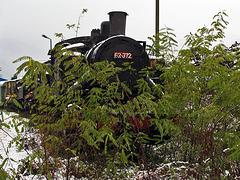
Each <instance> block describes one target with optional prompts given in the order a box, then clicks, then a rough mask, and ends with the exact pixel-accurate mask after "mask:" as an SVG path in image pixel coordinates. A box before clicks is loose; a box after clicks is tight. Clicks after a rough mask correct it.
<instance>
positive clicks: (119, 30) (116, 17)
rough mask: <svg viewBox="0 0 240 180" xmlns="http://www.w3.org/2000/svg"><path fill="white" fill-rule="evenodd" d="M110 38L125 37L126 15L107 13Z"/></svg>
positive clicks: (118, 12)
mask: <svg viewBox="0 0 240 180" xmlns="http://www.w3.org/2000/svg"><path fill="white" fill-rule="evenodd" d="M108 14H109V20H110V36H115V35H125V28H126V18H127V15H128V14H127V13H126V12H122V11H112V12H109V13H108Z"/></svg>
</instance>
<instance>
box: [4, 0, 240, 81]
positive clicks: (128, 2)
mask: <svg viewBox="0 0 240 180" xmlns="http://www.w3.org/2000/svg"><path fill="white" fill-rule="evenodd" d="M239 7H240V0H228V1H226V0H160V27H164V26H167V27H170V28H172V29H174V31H175V34H176V35H177V38H176V39H177V40H178V41H180V42H181V41H183V38H184V36H185V35H187V34H189V32H193V33H194V32H196V30H197V29H198V28H200V27H202V26H204V25H206V26H209V25H210V23H211V22H212V17H213V16H214V15H216V14H217V13H218V12H219V11H222V10H226V12H227V14H228V15H229V17H228V18H227V19H226V20H228V21H229V23H230V24H229V25H228V29H227V30H226V44H228V45H231V44H232V43H234V41H239V42H240V34H239V33H240V23H239V19H240V18H239V16H240V14H239ZM83 8H86V9H88V12H87V13H86V14H84V15H83V17H81V28H80V30H79V36H87V35H90V32H91V30H92V29H94V28H99V26H100V24H101V22H102V21H106V20H108V12H110V11H125V12H127V13H128V14H129V16H128V17H127V27H126V35H127V36H129V37H132V38H134V39H136V40H145V41H146V40H147V37H150V36H152V35H153V34H154V33H155V0H0V67H2V72H0V74H2V77H4V78H7V79H9V78H10V77H11V76H12V75H13V74H14V72H15V69H16V67H17V66H18V65H19V64H18V65H14V64H12V61H13V60H15V59H17V58H19V57H22V56H31V57H32V58H33V59H35V60H39V61H42V62H43V61H45V60H47V59H48V58H49V57H48V55H47V52H48V50H49V40H47V39H44V38H42V36H41V35H42V34H45V35H47V36H49V37H50V38H52V40H53V44H55V43H57V42H58V41H59V40H60V39H59V38H56V37H54V34H55V33H60V32H61V33H63V34H64V36H65V38H71V37H74V36H75V33H74V31H72V30H69V29H67V27H66V24H68V23H69V24H76V23H77V20H78V17H79V15H80V13H81V11H82V9H83Z"/></svg>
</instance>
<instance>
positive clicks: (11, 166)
mask: <svg viewBox="0 0 240 180" xmlns="http://www.w3.org/2000/svg"><path fill="white" fill-rule="evenodd" d="M16 115H17V114H16V113H13V112H11V113H6V112H4V111H3V113H2V116H1V118H0V120H1V122H0V123H1V124H3V123H5V124H7V125H9V128H8V127H5V126H3V125H1V128H0V154H1V156H2V157H3V159H0V164H2V163H3V161H4V160H5V159H7V161H6V163H5V165H4V166H3V169H4V170H6V171H7V172H8V173H9V174H12V172H11V170H12V171H14V172H17V168H18V165H19V164H20V162H21V159H23V158H25V157H27V155H28V153H27V152H26V151H25V150H23V151H18V148H17V147H16V144H12V145H11V147H9V144H11V141H12V140H13V138H15V137H16V136H17V135H18V133H17V132H16V129H15V127H14V125H13V124H14V123H13V120H15V121H16V123H18V122H19V120H18V119H15V118H13V116H16ZM22 127H23V125H21V126H19V127H18V129H21V128H22ZM11 159H12V160H11Z"/></svg>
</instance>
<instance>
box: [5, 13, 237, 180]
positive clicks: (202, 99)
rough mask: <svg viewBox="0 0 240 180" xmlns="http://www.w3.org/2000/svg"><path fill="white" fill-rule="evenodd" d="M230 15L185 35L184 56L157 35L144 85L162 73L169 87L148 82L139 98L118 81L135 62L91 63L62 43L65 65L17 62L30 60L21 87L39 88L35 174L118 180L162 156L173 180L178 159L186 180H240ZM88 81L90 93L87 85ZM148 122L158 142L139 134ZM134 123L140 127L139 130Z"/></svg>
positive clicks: (169, 36) (165, 34) (59, 51)
mask: <svg viewBox="0 0 240 180" xmlns="http://www.w3.org/2000/svg"><path fill="white" fill-rule="evenodd" d="M225 16H227V15H226V13H225V12H224V11H223V12H220V13H218V14H217V15H216V16H214V18H213V23H212V24H211V27H210V28H208V27H206V26H204V27H203V28H200V29H199V30H198V31H197V32H196V33H190V34H189V35H187V36H186V43H185V46H184V47H183V48H182V49H181V50H179V51H178V52H177V51H176V47H177V42H176V40H175V35H174V33H173V30H172V29H171V28H167V27H166V28H164V29H162V30H161V31H160V32H159V34H158V35H157V36H156V37H155V36H153V37H152V38H150V40H151V41H152V43H153V45H152V46H148V49H149V51H150V52H151V54H152V55H154V56H156V58H157V59H158V61H157V64H156V67H155V70H152V69H147V70H146V69H145V70H143V71H142V72H141V73H142V75H143V77H145V78H146V77H149V76H152V74H154V73H156V72H159V71H160V72H161V74H158V75H159V78H160V79H161V80H164V82H161V83H156V86H154V87H150V86H149V84H148V83H147V82H146V81H145V78H142V79H139V80H138V84H137V85H136V88H137V89H138V91H137V92H134V91H133V89H132V88H131V87H128V85H127V83H125V82H120V81H119V78H118V73H119V72H121V71H125V70H129V69H130V70H132V69H131V64H126V68H125V69H121V68H116V67H114V64H113V63H109V62H108V61H102V62H97V63H94V64H89V63H88V62H87V61H86V59H85V58H84V57H82V56H78V57H75V56H74V52H71V51H68V50H66V49H64V48H62V47H61V46H59V47H55V49H54V51H55V52H56V57H57V60H58V62H57V63H56V65H55V66H54V67H50V66H49V65H48V64H41V63H39V62H37V61H34V60H33V59H32V58H30V57H22V58H20V59H18V60H17V61H21V60H28V61H26V62H24V63H23V64H22V65H21V66H20V67H19V68H18V72H17V74H18V73H20V72H21V71H26V73H25V76H24V77H23V80H24V84H25V85H26V86H27V87H31V88H32V89H34V94H35V101H36V104H35V106H34V111H32V113H33V114H32V118H31V120H30V122H29V124H30V125H32V126H34V127H35V128H37V129H38V130H39V134H40V140H41V148H40V149H38V150H37V151H35V153H34V154H32V155H30V156H29V157H28V159H26V164H29V165H30V166H27V167H28V169H29V168H30V167H33V165H34V164H38V166H39V168H38V169H37V170H36V171H37V173H41V174H44V175H45V177H46V178H54V176H55V175H54V173H56V171H54V168H56V167H57V168H61V167H65V168H64V169H65V170H66V171H65V172H64V173H63V176H64V177H66V179H69V178H70V177H71V176H74V177H76V178H82V177H85V178H95V179H97V178H100V177H106V175H108V177H112V178H115V175H116V173H117V172H118V169H119V168H120V169H121V168H126V167H127V166H129V165H135V166H138V165H140V164H138V163H141V162H144V163H145V164H144V165H145V168H148V167H149V166H148V165H149V164H151V162H152V163H153V162H154V159H155V161H156V159H158V160H159V161H161V162H158V163H172V162H176V163H173V164H172V166H173V168H172V169H169V170H168V171H167V172H162V171H161V172H162V173H163V174H164V173H169V174H168V175H169V176H168V177H176V176H175V175H174V174H175V173H177V172H178V171H179V170H177V168H175V167H174V166H175V165H176V166H177V165H178V164H182V163H179V162H185V163H184V164H187V165H188V166H189V167H186V169H187V168H188V169H187V170H186V171H184V172H181V173H183V175H182V174H181V177H185V178H197V179H204V178H209V179H214V178H218V179H221V178H222V177H228V178H229V177H234V176H237V175H238V174H237V172H239V167H238V164H239V157H240V154H239V153H240V151H239V148H238V147H239V142H240V141H239V112H240V109H239V108H240V107H239V104H240V102H239V100H240V92H239V90H240V81H239V73H240V71H239V63H238V60H239V51H238V49H237V48H230V49H229V48H227V47H226V46H225V45H224V44H223V43H222V39H223V38H224V29H225V28H226V26H227V24H228V22H227V21H225V19H224V18H225ZM67 26H68V28H74V27H75V25H70V24H68V25H67ZM78 26H79V24H78ZM236 46H237V45H236ZM234 47H235V46H234ZM163 61H164V62H165V64H164V63H162V62H163ZM164 65H165V66H164ZM132 72H135V71H134V70H132ZM48 75H50V76H51V83H49V82H48V78H47V76H48ZM38 78H40V79H41V81H38ZM86 84H87V87H89V88H88V89H86V88H83V86H85V85H86ZM146 118H147V119H149V122H150V123H151V127H150V130H151V132H154V133H153V134H152V135H149V134H148V132H147V131H143V130H141V129H139V127H141V126H142V125H143V124H144V123H146V121H145V119H146ZM136 119H139V125H140V126H139V127H134V126H133V123H132V120H136ZM3 125H4V124H3ZM166 136H171V139H170V141H169V142H167V141H166V142H163V141H162V140H163V139H164V138H165V137H166ZM153 139H154V140H155V142H158V143H159V144H160V145H157V146H156V147H157V148H158V150H154V152H153V150H152V149H151V148H149V149H148V148H147V147H146V146H145V145H146V143H147V142H149V141H152V140H153ZM16 141H17V139H16ZM148 156H152V158H150V159H153V161H151V162H149V160H148V158H147V157H148ZM59 157H61V158H63V159H65V160H66V163H60V162H59V161H58V158H59ZM153 157H156V158H153ZM36 162H37V163H36ZM73 162H74V163H73ZM86 162H87V163H88V165H86ZM147 163H149V164H147ZM155 163H156V162H155ZM71 164H77V165H76V167H72V165H71ZM151 167H154V165H153V164H151ZM168 167H169V168H170V166H168ZM192 168H193V169H194V170H193V169H192ZM29 170H30V172H32V169H31V168H30V169H29ZM147 170H148V171H149V169H147ZM226 172H229V174H226Z"/></svg>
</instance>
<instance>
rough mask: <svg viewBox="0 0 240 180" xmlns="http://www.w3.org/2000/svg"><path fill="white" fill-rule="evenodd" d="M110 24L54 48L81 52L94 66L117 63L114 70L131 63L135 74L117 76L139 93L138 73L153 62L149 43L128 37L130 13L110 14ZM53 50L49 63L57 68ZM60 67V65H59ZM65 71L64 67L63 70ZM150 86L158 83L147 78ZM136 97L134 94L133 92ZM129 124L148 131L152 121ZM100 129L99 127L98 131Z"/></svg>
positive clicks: (139, 120)
mask: <svg viewBox="0 0 240 180" xmlns="http://www.w3.org/2000/svg"><path fill="white" fill-rule="evenodd" d="M108 15H109V21H104V22H102V23H101V26H100V29H93V30H92V31H91V35H90V36H81V37H75V38H71V39H67V40H63V41H61V42H59V43H57V44H56V45H55V47H57V46H61V47H62V48H64V49H65V50H66V49H67V50H70V51H73V52H78V53H80V54H81V55H84V56H85V58H86V60H87V61H86V62H88V63H90V64H94V63H96V62H101V61H105V60H108V61H109V62H114V64H115V67H120V68H123V69H124V68H125V65H124V64H126V63H129V64H131V67H132V69H134V70H135V72H136V73H131V72H130V71H121V72H119V73H118V78H119V80H120V82H125V83H126V84H127V86H128V87H129V89H130V90H131V91H132V92H137V89H136V88H135V87H136V86H135V85H136V84H137V80H138V79H140V78H141V77H140V75H139V73H138V72H139V71H141V70H142V69H143V68H146V67H150V64H151V63H150V59H149V56H148V54H147V52H146V42H145V41H137V40H135V39H133V38H130V37H127V36H125V29H126V18H127V15H128V14H127V13H126V12H121V11H113V12H109V13H108ZM55 53H56V52H55V51H54V49H53V50H52V51H51V50H50V51H49V55H51V58H50V63H51V65H52V66H54V65H55V64H56V63H57V61H58V58H57V57H56V56H55ZM59 66H61V64H60V65H59ZM62 69H63V67H62ZM57 74H58V76H59V77H58V78H63V77H62V76H64V75H63V74H61V72H59V73H57ZM145 78H146V80H147V82H148V83H149V85H150V86H154V85H155V83H154V81H153V80H151V79H150V78H148V77H145ZM88 86H89V84H88V83H85V84H84V82H82V84H81V87H82V88H83V89H84V88H89V87H88ZM133 94H134V93H133ZM130 122H131V123H132V124H133V125H134V126H135V127H138V129H143V130H144V129H148V128H149V126H150V123H149V118H146V119H144V120H142V119H141V118H139V117H135V119H133V118H131V119H130ZM100 127H101V124H99V126H98V128H100Z"/></svg>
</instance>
